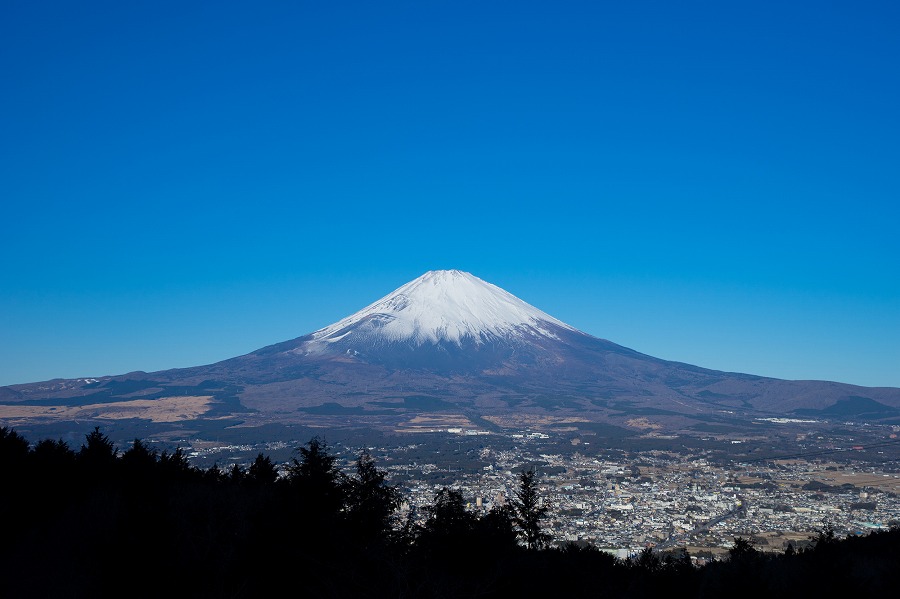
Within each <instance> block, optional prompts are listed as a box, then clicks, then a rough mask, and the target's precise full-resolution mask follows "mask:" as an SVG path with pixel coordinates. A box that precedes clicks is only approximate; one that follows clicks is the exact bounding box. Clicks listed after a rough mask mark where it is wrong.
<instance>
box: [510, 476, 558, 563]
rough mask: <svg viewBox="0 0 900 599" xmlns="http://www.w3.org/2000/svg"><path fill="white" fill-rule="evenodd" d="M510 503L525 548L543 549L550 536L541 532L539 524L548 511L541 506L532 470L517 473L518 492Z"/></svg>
mask: <svg viewBox="0 0 900 599" xmlns="http://www.w3.org/2000/svg"><path fill="white" fill-rule="evenodd" d="M510 503H511V504H512V507H513V510H514V512H515V516H514V518H515V522H516V525H517V526H518V527H519V531H520V534H521V537H522V540H523V541H524V542H525V546H526V547H528V548H529V549H541V548H543V547H545V546H546V545H547V543H548V542H549V540H550V535H548V534H546V533H545V532H543V530H541V522H542V521H543V520H544V518H546V516H547V512H548V511H549V509H548V508H547V506H545V505H542V504H541V498H540V496H539V495H538V489H537V482H536V481H535V472H534V470H527V471H526V470H523V471H522V472H520V473H519V490H518V491H516V494H515V497H513V498H512V500H511V502H510Z"/></svg>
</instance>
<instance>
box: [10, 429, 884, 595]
mask: <svg viewBox="0 0 900 599" xmlns="http://www.w3.org/2000/svg"><path fill="white" fill-rule="evenodd" d="M0 476H2V477H3V485H2V489H3V491H2V493H0V513H2V514H4V516H5V518H4V522H5V524H4V535H3V540H4V543H3V544H2V554H0V580H2V583H0V584H3V585H4V587H5V588H4V589H3V592H2V593H0V594H2V595H3V596H16V597H18V596H22V597H26V596H39V597H43V596H46V597H50V596H67V597H86V596H92V597H94V596H100V597H104V596H112V595H118V596H123V595H124V596H151V595H157V596H167V597H181V596H184V597H257V596H260V597H263V596H269V595H273V594H276V593H277V592H279V591H280V590H281V589H282V588H283V587H284V585H285V582H287V584H288V586H289V588H292V589H295V590H296V591H297V593H296V594H299V595H302V596H314V595H315V596H325V597H348V596H353V597H462V596H474V595H477V596H484V597H506V596H511V595H512V596H516V595H518V596H539V595H547V596H590V597H639V596H651V595H653V596H675V597H721V596H728V595H730V596H734V595H735V594H736V593H737V594H738V595H740V596H746V595H748V594H753V595H759V596H792V597H798V596H799V597H803V596H825V595H826V594H827V595H832V594H834V593H840V592H842V591H843V592H847V593H851V592H852V593H854V594H859V593H864V594H866V595H869V594H875V593H882V592H887V591H888V590H889V589H892V588H896V585H897V583H898V582H900V530H897V529H893V530H890V531H883V532H876V533H872V534H870V535H869V536H867V537H852V538H847V539H837V538H835V536H834V534H833V531H831V530H830V529H828V528H825V529H824V530H823V531H822V532H821V533H820V534H819V535H818V537H817V538H816V539H815V543H814V545H813V546H812V548H810V549H807V550H805V551H794V550H793V548H789V549H788V550H787V551H786V552H785V553H784V554H778V555H776V554H764V553H761V552H759V551H757V550H756V549H754V547H753V545H752V544H751V543H750V542H749V541H748V540H746V539H737V540H736V543H735V546H734V548H733V549H732V550H731V552H730V556H729V558H728V559H726V560H723V561H718V562H713V563H711V564H708V565H706V566H704V567H700V568H698V567H695V566H694V565H692V562H691V559H690V556H688V555H687V553H686V552H685V551H683V550H681V551H675V552H668V553H665V554H660V553H658V552H656V551H654V550H653V549H651V548H647V549H645V550H644V551H642V552H641V553H640V554H639V555H638V556H636V557H635V558H633V559H630V560H617V559H616V558H614V557H612V556H610V555H608V554H606V553H603V552H601V551H599V550H598V549H596V548H595V547H592V546H590V545H575V544H571V543H570V544H565V545H562V546H552V545H550V544H549V543H548V542H547V541H548V537H547V536H546V534H545V533H544V532H543V531H542V529H541V522H542V520H543V518H544V516H545V514H546V507H545V506H544V504H543V502H542V501H541V500H540V498H539V497H538V496H537V494H536V487H535V485H534V482H535V481H534V473H532V472H527V471H526V472H522V473H521V474H520V478H519V480H520V487H519V489H518V491H517V492H516V493H515V495H514V497H512V498H511V501H510V502H509V505H507V506H503V507H497V508H495V509H493V510H491V511H490V512H488V513H486V514H483V515H478V514H475V513H473V512H471V511H469V510H467V509H466V507H465V502H464V499H463V496H462V494H461V493H460V492H459V491H457V490H454V489H451V488H443V489H441V490H440V491H439V492H438V493H437V494H436V495H435V498H434V500H433V503H432V504H431V505H429V506H427V507H426V508H424V510H423V513H422V514H420V517H419V518H416V517H415V514H410V515H409V516H408V517H407V518H405V519H401V518H400V517H399V509H398V508H399V507H400V505H401V503H402V502H403V497H402V495H401V493H400V492H399V491H398V490H397V489H396V488H395V487H393V486H391V485H390V484H389V483H388V482H387V481H386V478H385V473H384V472H383V471H381V470H379V469H378V468H377V466H376V464H375V461H374V460H373V459H372V457H371V456H369V455H368V454H366V453H362V454H361V455H360V456H359V458H358V459H357V461H356V464H355V468H354V469H353V471H352V472H351V473H349V474H347V473H344V472H343V471H341V470H340V469H339V468H338V467H337V465H336V459H335V457H334V456H333V455H332V454H331V453H329V448H328V446H327V445H326V444H325V443H324V442H322V441H320V440H319V439H317V438H316V439H312V440H311V441H309V442H308V443H307V444H305V445H303V446H302V447H299V448H297V451H296V456H295V458H294V459H293V460H292V461H291V462H290V463H289V464H288V466H287V468H286V469H285V470H284V471H283V472H281V473H279V471H278V469H277V468H276V466H275V464H273V463H272V461H271V459H270V458H268V457H267V456H264V455H263V454H260V455H258V456H257V457H256V459H255V460H254V461H253V462H252V463H251V464H250V465H249V467H246V468H244V467H241V466H234V467H232V468H231V469H229V470H222V469H219V468H218V467H212V468H209V469H206V470H202V469H199V468H196V467H193V466H191V465H190V463H189V462H188V461H187V459H186V457H185V456H184V454H183V453H182V452H181V451H180V450H176V451H174V452H162V453H159V452H158V451H157V450H155V449H154V448H152V447H150V446H148V445H147V444H145V443H143V442H142V441H140V440H135V441H134V443H133V444H132V445H131V447H128V448H126V449H124V450H122V451H120V450H119V448H116V447H115V446H114V445H113V443H111V442H110V440H109V439H108V438H107V437H106V436H105V435H104V434H103V433H102V432H101V431H100V430H99V429H95V430H94V431H93V432H91V433H90V434H88V435H87V436H86V438H85V441H84V443H83V444H82V445H81V447H80V448H78V449H77V450H75V449H72V448H70V447H69V446H68V445H66V444H65V443H64V442H62V441H52V440H43V441H40V442H38V443H36V444H34V445H33V446H32V445H30V444H29V443H28V441H27V440H26V439H24V438H23V437H21V436H20V435H19V434H18V433H16V432H15V431H13V430H11V429H9V428H5V427H4V428H0Z"/></svg>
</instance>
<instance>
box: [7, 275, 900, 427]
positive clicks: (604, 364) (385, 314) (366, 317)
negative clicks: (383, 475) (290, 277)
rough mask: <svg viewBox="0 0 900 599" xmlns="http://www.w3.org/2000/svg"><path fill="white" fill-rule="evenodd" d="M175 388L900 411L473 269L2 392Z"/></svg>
mask: <svg viewBox="0 0 900 599" xmlns="http://www.w3.org/2000/svg"><path fill="white" fill-rule="evenodd" d="M171 397H211V398H212V402H211V403H210V404H209V405H210V406H211V407H212V410H211V411H209V412H207V413H204V414H203V416H202V417H205V418H210V417H222V416H224V415H229V414H232V415H234V414H237V415H240V416H241V417H251V418H252V419H253V420H254V421H255V422H257V423H264V422H266V421H277V422H302V421H304V420H305V419H308V418H309V417H311V416H312V415H327V414H332V415H335V414H337V415H341V414H345V415H348V416H354V417H363V416H366V415H373V416H376V415H377V416H385V415H387V416H390V415H395V416H401V415H409V414H414V413H421V412H435V411H438V412H440V411H444V412H459V413H465V414H469V415H475V416H484V415H502V414H509V413H519V414H521V413H530V414H544V415H554V416H565V415H570V416H578V417H586V418H589V419H596V420H602V419H608V418H618V417H621V418H625V417H629V416H632V415H647V414H651V415H652V414H655V415H666V414H669V415H682V416H686V417H690V418H702V417H706V416H708V415H710V414H722V413H727V414H731V415H734V416H739V415H744V416H759V415H804V416H821V417H828V418H848V417H853V418H857V419H869V420H882V419H890V418H896V417H897V416H898V414H900V389H894V388H865V387H856V386H852V385H845V384H841V383H832V382H824V381H783V380H777V379H771V378H764V377H759V376H752V375H746V374H735V373H725V372H719V371H714V370H708V369H704V368H699V367H696V366H691V365H688V364H681V363H677V362H670V361H666V360H660V359H658V358H653V357H651V356H647V355H644V354H641V353H638V352H636V351H633V350H630V349H627V348H625V347H622V346H619V345H616V344H615V343H611V342H609V341H606V340H603V339H598V338H596V337H592V336H590V335H586V334H584V333H582V332H580V331H577V330H576V329H573V328H572V327H570V326H568V325H566V324H565V323H562V322H560V321H558V320H556V319H554V318H552V317H551V316H549V315H547V314H545V313H543V312H541V311H540V310H537V309H536V308H534V307H533V306H530V305H528V304H526V303H525V302H523V301H521V300H519V299H518V298H516V297H515V296H512V295H510V294H508V293H507V292H505V291H503V290H501V289H499V288H497V287H495V286H493V285H490V284H488V283H485V282H484V281H481V280H480V279H477V278H476V277H473V276H472V275H469V274H467V273H461V272H459V271H436V272H431V273H426V274H425V275H423V277H420V278H419V279H416V280H415V281H412V282H410V283H408V284H407V285H404V286H403V287H401V288H400V289H398V290H397V291H395V292H394V293H392V294H390V295H388V296H386V297H385V298H382V299H381V300H379V301H378V302H376V303H374V304H372V305H370V306H368V307H366V308H364V309H363V310H361V311H360V312H358V313H356V314H354V315H351V316H349V317H347V318H346V319H344V320H342V321H340V322H338V323H335V324H333V325H331V326H329V327H326V328H324V329H321V330H319V331H316V332H315V333H312V334H310V335H306V336H304V337H299V338H297V339H294V340H291V341H286V342H283V343H278V344H275V345H271V346H269V347H265V348H263V349H260V350H258V351H255V352H253V353H250V354H247V355H245V356H240V357H237V358H232V359H229V360H225V361H223V362H219V363H216V364H211V365H208V366H199V367H195V368H186V369H177V370H167V371H162V372H155V373H150V374H147V373H131V374H128V375H123V376H119V377H107V378H104V379H102V380H99V381H94V380H92V379H78V380H70V381H51V382H49V383H36V384H30V385H16V386H13V387H7V388H2V389H0V403H3V404H7V405H18V406H24V405H32V406H34V409H37V408H39V407H40V406H50V405H70V406H71V405H88V404H90V405H95V404H110V403H117V402H123V401H129V400H135V399H161V398H171ZM98 411H102V410H99V409H98Z"/></svg>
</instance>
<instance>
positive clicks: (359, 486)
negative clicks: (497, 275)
mask: <svg viewBox="0 0 900 599" xmlns="http://www.w3.org/2000/svg"><path fill="white" fill-rule="evenodd" d="M385 476H386V473H385V472H384V471H382V470H379V469H378V468H376V467H375V460H374V459H373V458H372V456H371V455H369V453H368V452H367V451H364V452H363V453H361V454H360V456H359V458H358V459H357V460H356V475H355V476H353V477H351V478H349V479H348V480H347V482H346V493H347V515H348V518H349V520H350V525H351V530H354V531H355V533H356V535H357V536H358V537H359V538H361V539H362V540H363V542H370V541H375V540H382V541H384V540H387V538H388V537H389V535H390V533H391V531H392V530H393V524H394V515H395V512H396V511H397V508H398V507H399V506H400V493H399V491H397V489H396V488H395V487H392V486H391V485H389V484H387V483H386V482H385V480H384V479H385Z"/></svg>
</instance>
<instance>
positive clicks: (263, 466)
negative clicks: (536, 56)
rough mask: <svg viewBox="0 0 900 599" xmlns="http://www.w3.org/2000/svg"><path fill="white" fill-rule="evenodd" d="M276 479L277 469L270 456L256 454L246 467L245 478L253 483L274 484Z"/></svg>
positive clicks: (259, 484)
mask: <svg viewBox="0 0 900 599" xmlns="http://www.w3.org/2000/svg"><path fill="white" fill-rule="evenodd" d="M277 479H278V469H277V468H276V467H275V464H273V463H272V460H271V458H269V456H266V455H263V454H262V453H260V454H258V455H257V456H256V459H255V460H253V463H252V464H250V467H249V468H248V469H247V480H248V481H249V482H250V483H251V484H253V485H258V486H261V487H262V486H267V485H271V484H274V483H275V481H276V480H277Z"/></svg>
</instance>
